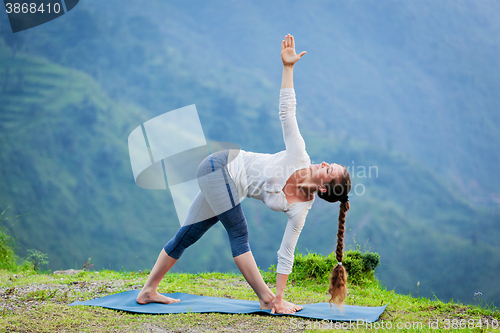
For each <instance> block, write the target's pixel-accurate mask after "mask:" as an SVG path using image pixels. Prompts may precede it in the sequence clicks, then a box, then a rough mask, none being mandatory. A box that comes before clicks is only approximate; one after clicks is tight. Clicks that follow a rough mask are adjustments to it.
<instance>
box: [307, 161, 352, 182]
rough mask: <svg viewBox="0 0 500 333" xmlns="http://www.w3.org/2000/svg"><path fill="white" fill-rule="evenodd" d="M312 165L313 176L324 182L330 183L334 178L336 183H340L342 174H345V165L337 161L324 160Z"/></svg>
mask: <svg viewBox="0 0 500 333" xmlns="http://www.w3.org/2000/svg"><path fill="white" fill-rule="evenodd" d="M311 167H312V169H313V170H312V172H313V177H314V178H316V179H317V180H319V181H320V182H321V183H322V184H328V183H330V182H331V181H332V180H334V181H335V183H340V181H341V179H342V175H343V174H344V167H343V166H341V165H339V164H336V163H332V164H328V163H326V162H323V163H321V164H313V165H311Z"/></svg>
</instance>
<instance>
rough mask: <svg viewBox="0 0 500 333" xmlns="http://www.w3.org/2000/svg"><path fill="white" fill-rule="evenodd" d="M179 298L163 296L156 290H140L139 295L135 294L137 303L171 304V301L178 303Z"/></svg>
mask: <svg viewBox="0 0 500 333" xmlns="http://www.w3.org/2000/svg"><path fill="white" fill-rule="evenodd" d="M180 301H181V300H180V299H175V298H170V297H167V296H164V295H162V294H160V293H158V292H157V291H146V290H141V292H140V293H139V295H137V303H139V304H148V303H163V304H171V303H179V302H180Z"/></svg>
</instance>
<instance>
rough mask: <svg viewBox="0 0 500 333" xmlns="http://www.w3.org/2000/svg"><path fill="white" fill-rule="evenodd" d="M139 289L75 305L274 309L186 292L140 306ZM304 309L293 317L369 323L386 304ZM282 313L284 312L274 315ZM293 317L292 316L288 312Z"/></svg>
mask: <svg viewBox="0 0 500 333" xmlns="http://www.w3.org/2000/svg"><path fill="white" fill-rule="evenodd" d="M138 294H139V290H130V291H125V292H123V293H119V294H114V295H110V296H105V297H101V298H96V299H92V300H88V301H83V302H80V301H77V302H73V303H71V304H70V306H72V305H92V306H100V307H103V308H108V309H115V310H122V311H127V312H135V313H149V314H167V313H187V312H190V313H195V312H196V313H207V312H218V313H233V314H241V313H267V314H271V310H262V309H260V308H259V306H260V304H259V302H258V301H244V300H239V299H229V298H220V297H210V296H197V295H190V294H184V293H175V294H163V293H162V294H163V295H165V296H168V297H171V298H177V299H180V300H181V301H180V302H179V303H173V304H159V303H150V304H146V305H141V304H139V303H137V302H136V298H137V295H138ZM302 306H303V307H304V308H303V309H302V310H300V311H298V312H296V313H295V314H294V315H292V316H297V317H302V318H310V319H320V320H335V321H357V320H363V321H366V322H369V323H372V322H374V321H377V320H378V318H379V317H380V315H381V314H382V313H383V312H384V310H385V308H386V307H387V304H386V305H384V306H379V307H367V306H353V305H345V306H344V309H343V313H341V312H340V311H339V309H338V308H337V307H335V306H333V307H330V304H329V303H315V304H305V305H302ZM274 315H277V316H281V314H274ZM288 316H290V315H288Z"/></svg>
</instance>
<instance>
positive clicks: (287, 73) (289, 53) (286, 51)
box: [281, 34, 306, 89]
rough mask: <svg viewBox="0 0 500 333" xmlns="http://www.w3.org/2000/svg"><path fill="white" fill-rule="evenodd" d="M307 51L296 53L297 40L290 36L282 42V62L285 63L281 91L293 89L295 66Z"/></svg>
mask: <svg viewBox="0 0 500 333" xmlns="http://www.w3.org/2000/svg"><path fill="white" fill-rule="evenodd" d="M304 54H306V51H302V52H300V54H297V53H295V40H294V39H293V36H292V35H290V34H288V35H286V36H285V39H284V40H283V41H282V42H281V60H282V61H283V77H282V79H281V89H283V88H293V65H295V63H296V62H297V61H299V59H300V58H302V56H303V55H304Z"/></svg>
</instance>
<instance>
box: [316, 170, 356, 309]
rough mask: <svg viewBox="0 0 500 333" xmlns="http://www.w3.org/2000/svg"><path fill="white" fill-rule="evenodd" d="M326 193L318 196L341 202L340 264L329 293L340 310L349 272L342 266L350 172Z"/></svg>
mask: <svg viewBox="0 0 500 333" xmlns="http://www.w3.org/2000/svg"><path fill="white" fill-rule="evenodd" d="M325 187H326V189H327V191H326V192H324V193H323V192H321V191H319V192H318V196H319V197H320V198H321V199H324V200H326V201H328V202H337V201H340V209H339V226H338V232H337V248H336V249H335V257H336V259H337V262H338V264H337V265H336V266H335V267H334V268H333V270H332V274H331V277H330V287H329V288H328V293H329V294H330V296H331V298H330V300H329V302H330V304H331V303H332V302H333V303H334V304H335V305H336V306H337V307H338V308H341V306H342V304H343V303H344V300H345V298H346V294H347V272H346V270H345V268H344V266H342V258H343V252H344V232H345V217H346V213H347V211H348V210H349V208H350V204H349V197H348V193H349V191H350V190H351V177H350V176H349V172H347V169H346V168H345V167H344V172H343V174H342V177H341V179H340V182H338V183H335V181H334V182H332V183H329V184H326V186H325Z"/></svg>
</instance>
